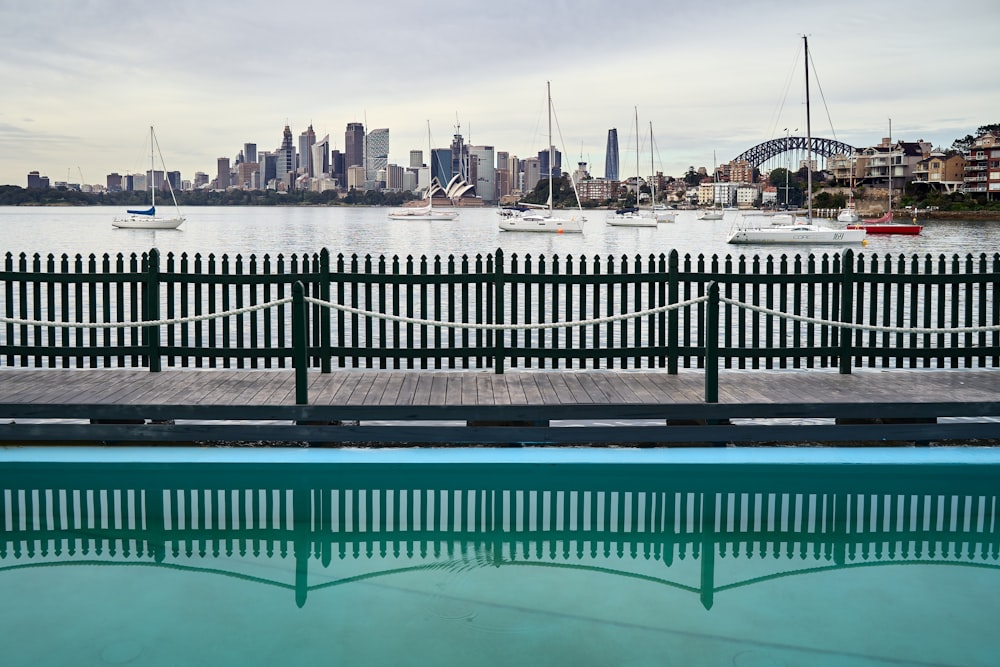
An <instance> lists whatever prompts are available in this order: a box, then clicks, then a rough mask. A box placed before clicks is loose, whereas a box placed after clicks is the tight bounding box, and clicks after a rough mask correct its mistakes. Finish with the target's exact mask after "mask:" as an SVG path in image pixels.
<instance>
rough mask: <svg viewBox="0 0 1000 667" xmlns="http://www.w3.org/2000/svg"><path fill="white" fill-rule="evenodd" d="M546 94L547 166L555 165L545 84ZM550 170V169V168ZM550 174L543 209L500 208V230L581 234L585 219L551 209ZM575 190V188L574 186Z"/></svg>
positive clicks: (547, 90)
mask: <svg viewBox="0 0 1000 667" xmlns="http://www.w3.org/2000/svg"><path fill="white" fill-rule="evenodd" d="M546 93H547V97H548V112H549V165H552V164H554V163H555V159H554V151H555V149H554V147H553V146H552V89H551V86H550V85H549V84H548V83H546ZM550 168H551V167H550ZM553 180H554V179H553V178H552V174H551V173H550V174H549V200H548V202H547V204H546V205H545V206H544V207H541V206H536V207H535V208H528V207H527V206H522V207H508V208H501V209H500V210H499V211H497V213H498V214H499V216H500V229H501V230H502V231H505V232H541V233H549V234H582V233H583V223H584V222H585V221H586V218H585V217H583V215H582V214H581V215H579V216H571V217H569V218H566V217H563V216H561V215H557V214H556V213H555V211H554V210H553V207H552V181H553ZM574 188H575V186H574Z"/></svg>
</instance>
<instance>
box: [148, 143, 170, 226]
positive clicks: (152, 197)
mask: <svg viewBox="0 0 1000 667" xmlns="http://www.w3.org/2000/svg"><path fill="white" fill-rule="evenodd" d="M155 144H156V141H155V139H154V138H153V126H152V125H150V126H149V205H150V207H152V208H153V210H154V215H155V210H156V187H155V184H154V181H155V180H156V157H155V154H154V152H153V151H154V148H155ZM164 176H166V174H164Z"/></svg>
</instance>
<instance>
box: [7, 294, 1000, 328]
mask: <svg viewBox="0 0 1000 667" xmlns="http://www.w3.org/2000/svg"><path fill="white" fill-rule="evenodd" d="M303 300H304V301H305V302H306V303H309V304H312V305H315V306H320V307H323V308H329V309H330V310H337V311H341V312H344V313H348V314H351V315H358V316H361V317H368V318H372V319H382V320H386V321H389V322H399V323H401V324H413V325H418V326H432V327H443V328H450V329H471V330H483V331H532V330H538V329H556V328H574V327H584V326H592V325H595V324H606V323H608V322H620V321H624V320H632V319H637V318H641V317H648V316H650V315H657V314H659V313H665V312H669V311H671V310H679V309H681V308H687V307H688V306H693V305H696V304H698V303H703V302H705V301H708V300H709V297H707V296H699V297H695V298H693V299H687V300H685V301H679V302H677V303H671V304H668V305H665V306H656V307H655V308H646V309H643V310H638V311H634V312H630V313H619V314H617V315H606V316H603V317H592V318H587V319H583V320H567V321H564V322H526V323H520V324H487V323H479V322H450V321H445V320H434V319H427V318H421V317H408V316H405V315H392V314H389V313H383V312H381V311H376V310H366V309H364V308H356V307H354V306H347V305H344V304H339V303H333V302H331V301H324V300H322V299H317V298H314V297H309V296H307V297H304V298H303ZM292 301H293V297H290V296H289V297H285V298H283V299H275V300H273V301H268V302H266V303H260V304H254V305H252V306H245V307H243V308H233V309H230V310H225V311H220V312H217V313H202V314H200V315H190V316H186V317H174V318H168V319H158V320H139V321H128V322H62V321H57V320H32V319H21V318H17V317H5V316H0V323H3V324H13V325H18V326H41V327H57V328H66V329H127V328H131V327H158V326H168V325H178V324H188V323H192V322H203V321H206V320H211V319H222V318H225V317H234V316H237V315H245V314H247V313H252V312H255V311H258V310H266V309H269V308H276V307H278V306H283V305H285V304H289V303H292ZM719 301H721V302H722V303H726V304H729V305H731V306H736V307H738V308H743V309H745V310H750V311H755V312H759V313H762V314H764V315H771V316H774V317H781V318H784V319H787V320H791V321H794V322H803V323H806V324H815V325H819V326H828V327H837V328H840V329H850V330H854V331H874V332H880V333H902V334H965V333H982V332H989V331H1000V325H997V324H992V325H984V326H975V327H894V326H886V325H879V324H864V323H855V322H840V321H838V320H829V319H824V318H819V317H809V316H807V315H795V314H792V313H786V312H784V311H781V310H778V309H775V308H767V307H765V306H758V305H755V304H751V303H746V302H744V301H739V300H737V299H731V298H728V297H724V296H719Z"/></svg>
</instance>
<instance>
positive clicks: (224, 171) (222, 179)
mask: <svg viewBox="0 0 1000 667" xmlns="http://www.w3.org/2000/svg"><path fill="white" fill-rule="evenodd" d="M216 164H217V165H218V171H217V172H216V176H215V187H216V188H217V189H219V190H225V189H227V188H228V187H229V186H230V178H229V158H227V157H220V158H219V159H218V161H217V162H216Z"/></svg>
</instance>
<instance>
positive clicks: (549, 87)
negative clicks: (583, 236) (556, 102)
mask: <svg viewBox="0 0 1000 667" xmlns="http://www.w3.org/2000/svg"><path fill="white" fill-rule="evenodd" d="M545 96H546V98H547V100H548V109H549V217H552V161H553V160H554V159H555V155H553V154H552V82H551V81H546V82H545Z"/></svg>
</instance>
